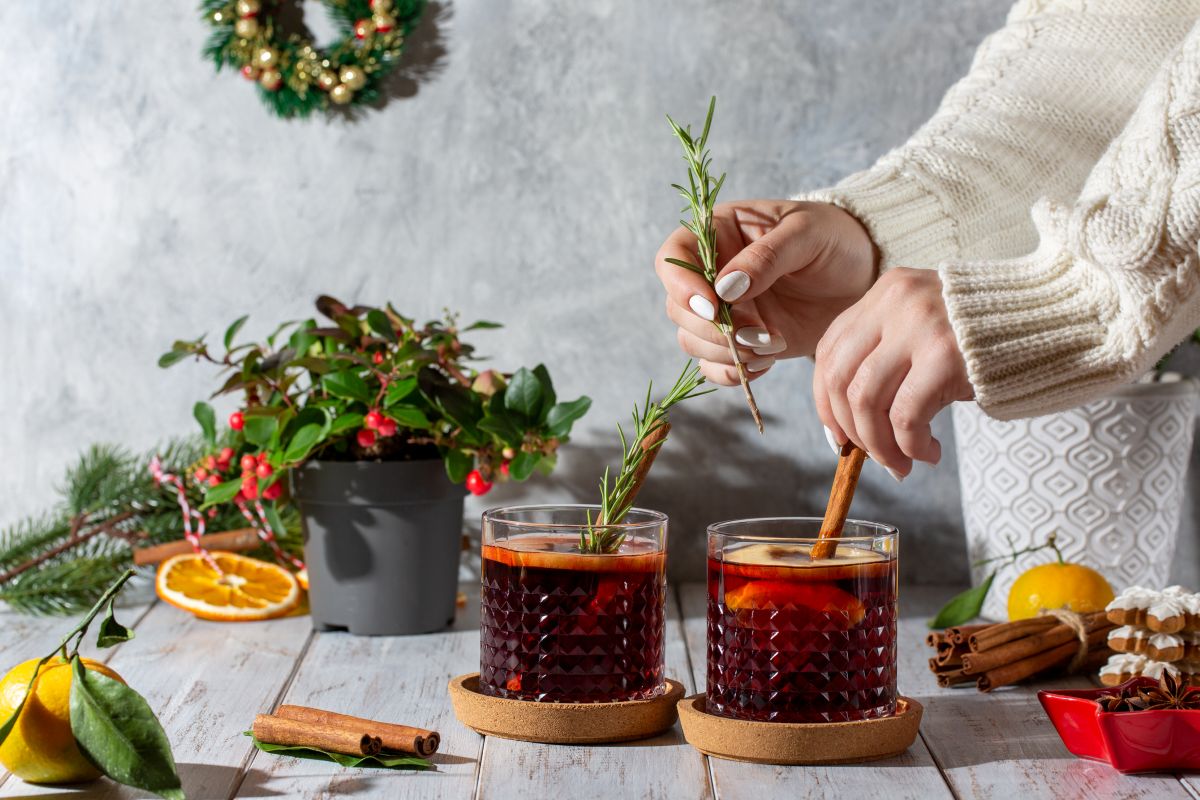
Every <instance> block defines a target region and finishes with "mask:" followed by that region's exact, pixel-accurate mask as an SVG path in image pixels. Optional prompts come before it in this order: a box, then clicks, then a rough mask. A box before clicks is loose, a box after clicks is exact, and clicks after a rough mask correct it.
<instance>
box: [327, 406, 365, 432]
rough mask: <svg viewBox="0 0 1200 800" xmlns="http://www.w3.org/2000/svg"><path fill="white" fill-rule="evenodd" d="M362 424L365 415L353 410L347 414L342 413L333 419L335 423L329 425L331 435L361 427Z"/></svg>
mask: <svg viewBox="0 0 1200 800" xmlns="http://www.w3.org/2000/svg"><path fill="white" fill-rule="evenodd" d="M362 424H363V415H362V414H359V413H357V412H354V411H351V412H349V413H347V414H342V415H341V416H339V417H338V418H337V419H335V420H334V421H333V424H332V425H330V426H329V435H330V436H333V435H334V434H338V433H341V432H342V431H348V430H351V429H357V428H361V427H362Z"/></svg>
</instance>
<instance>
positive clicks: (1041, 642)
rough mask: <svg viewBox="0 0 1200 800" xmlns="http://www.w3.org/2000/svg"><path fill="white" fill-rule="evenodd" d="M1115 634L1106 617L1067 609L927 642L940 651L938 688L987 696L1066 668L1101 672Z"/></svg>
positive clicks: (934, 661)
mask: <svg viewBox="0 0 1200 800" xmlns="http://www.w3.org/2000/svg"><path fill="white" fill-rule="evenodd" d="M1112 628H1113V624H1112V623H1111V622H1110V621H1109V620H1108V618H1107V617H1106V616H1105V614H1104V612H1103V611H1098V612H1095V613H1090V614H1077V613H1075V612H1073V611H1070V610H1069V609H1055V610H1051V611H1046V612H1044V613H1043V615H1042V616H1039V617H1032V618H1030V619H1022V620H1016V621H1014V622H1001V623H996V624H993V625H960V626H958V627H954V628H947V629H946V630H945V631H935V632H933V633H930V634H929V636H928V637H927V638H926V643H927V644H929V645H930V646H932V647H934V648H935V651H936V652H935V655H934V657H933V658H931V659H929V668H930V670H931V671H932V672H933V673H934V675H935V676H936V677H937V681H938V685H939V686H954V685H957V684H961V683H969V682H971V681H974V682H975V685H976V686H977V687H978V689H979V690H980V691H983V692H990V691H992V690H993V689H998V688H1000V687H1001V686H1008V685H1010V684H1014V683H1017V682H1019V681H1023V680H1025V679H1027V678H1031V677H1034V676H1036V675H1038V674H1040V673H1044V672H1048V671H1050V670H1060V669H1063V668H1064V667H1065V668H1066V669H1068V670H1070V671H1072V672H1079V671H1084V670H1093V669H1098V668H1099V667H1100V665H1101V664H1103V663H1104V661H1105V660H1107V658H1108V656H1109V655H1110V654H1111V652H1112V651H1111V650H1109V648H1108V632H1109V631H1110V630H1111V629H1112Z"/></svg>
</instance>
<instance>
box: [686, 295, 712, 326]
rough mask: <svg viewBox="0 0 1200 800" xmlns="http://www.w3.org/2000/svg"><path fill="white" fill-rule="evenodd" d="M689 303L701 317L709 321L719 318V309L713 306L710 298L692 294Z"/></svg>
mask: <svg viewBox="0 0 1200 800" xmlns="http://www.w3.org/2000/svg"><path fill="white" fill-rule="evenodd" d="M688 305H689V306H690V307H691V309H692V311H693V312H694V313H695V315H696V316H697V317H700V318H701V319H706V320H708V321H709V322H712V321H713V320H714V319H716V318H717V310H716V309H715V308H713V304H712V303H710V302H709V300H708V298H707V297H704V296H703V295H699V294H694V295H692V296H691V297H689V298H688Z"/></svg>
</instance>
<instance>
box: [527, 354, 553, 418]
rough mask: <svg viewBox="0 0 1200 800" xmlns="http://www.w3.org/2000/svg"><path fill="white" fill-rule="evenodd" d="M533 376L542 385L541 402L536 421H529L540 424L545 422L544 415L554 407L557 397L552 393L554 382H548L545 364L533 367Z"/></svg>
mask: <svg viewBox="0 0 1200 800" xmlns="http://www.w3.org/2000/svg"><path fill="white" fill-rule="evenodd" d="M533 374H534V375H535V376H536V377H537V379H538V383H540V384H541V385H542V400H541V403H539V406H538V416H537V419H535V420H531V421H532V422H535V423H541V422H542V421H544V420H545V418H546V413H547V412H548V411H549V410H550V409H551V408H553V407H554V403H555V402H556V401H557V400H558V396H557V395H556V394H555V393H554V381H552V380H550V370H548V369H546V365H545V364H538V365H537V366H536V367H534V368H533Z"/></svg>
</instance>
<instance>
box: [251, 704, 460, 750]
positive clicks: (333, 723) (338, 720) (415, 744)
mask: <svg viewBox="0 0 1200 800" xmlns="http://www.w3.org/2000/svg"><path fill="white" fill-rule="evenodd" d="M275 714H276V716H279V717H283V718H285V719H292V720H296V721H301V722H307V723H312V724H316V725H322V726H327V727H337V728H341V729H343V730H363V731H366V732H367V733H369V734H370V735H371V736H374V737H376V738H378V739H379V740H380V741H381V742H382V743H383V749H385V750H391V751H394V752H398V753H414V754H416V755H419V756H425V757H428V756H431V755H433V754H434V753H436V752H437V749H438V746H439V745H440V744H441V742H442V737H441V735H440V734H439V733H438V732H437V731H429V730H425V729H423V728H413V727H410V726H408V725H393V724H392V723H390V722H378V721H376V720H371V719H363V718H362V717H352V716H350V715H349V714H338V713H337V712H335V711H324V710H322V709H319V708H308V707H307V706H288V705H285V706H280V707H279V708H278V709H277V710H276V711H275Z"/></svg>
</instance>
